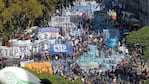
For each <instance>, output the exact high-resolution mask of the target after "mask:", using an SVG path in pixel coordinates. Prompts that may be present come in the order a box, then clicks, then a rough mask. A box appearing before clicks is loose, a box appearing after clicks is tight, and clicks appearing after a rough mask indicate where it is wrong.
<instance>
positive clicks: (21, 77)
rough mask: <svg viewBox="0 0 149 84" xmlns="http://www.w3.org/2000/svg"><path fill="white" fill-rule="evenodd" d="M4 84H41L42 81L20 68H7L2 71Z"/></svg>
mask: <svg viewBox="0 0 149 84" xmlns="http://www.w3.org/2000/svg"><path fill="white" fill-rule="evenodd" d="M0 81H1V82H2V84H40V79H39V78H37V77H36V76H35V75H33V74H32V73H30V72H28V71H26V70H24V69H22V68H19V67H6V68H4V69H2V70H1V71H0Z"/></svg>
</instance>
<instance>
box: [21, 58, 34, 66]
mask: <svg viewBox="0 0 149 84" xmlns="http://www.w3.org/2000/svg"><path fill="white" fill-rule="evenodd" d="M33 62H34V60H28V61H21V62H20V65H21V67H25V65H26V64H30V63H33Z"/></svg>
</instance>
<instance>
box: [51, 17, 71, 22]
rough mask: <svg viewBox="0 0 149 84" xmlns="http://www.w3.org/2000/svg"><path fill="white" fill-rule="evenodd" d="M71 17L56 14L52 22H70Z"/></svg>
mask: <svg viewBox="0 0 149 84" xmlns="http://www.w3.org/2000/svg"><path fill="white" fill-rule="evenodd" d="M69 22H70V17H69V16H67V17H66V16H54V17H51V23H69Z"/></svg>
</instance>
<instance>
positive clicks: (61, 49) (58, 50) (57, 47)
mask: <svg viewBox="0 0 149 84" xmlns="http://www.w3.org/2000/svg"><path fill="white" fill-rule="evenodd" d="M50 54H73V48H72V46H71V45H70V44H50Z"/></svg>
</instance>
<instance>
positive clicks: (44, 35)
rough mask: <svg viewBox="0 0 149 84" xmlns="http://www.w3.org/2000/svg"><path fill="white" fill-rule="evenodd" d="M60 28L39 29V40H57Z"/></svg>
mask: <svg viewBox="0 0 149 84" xmlns="http://www.w3.org/2000/svg"><path fill="white" fill-rule="evenodd" d="M59 31H60V30H59V28H52V27H51V28H50V27H47V28H39V29H38V30H37V31H36V33H37V34H38V35H37V37H38V39H39V40H43V39H55V38H57V36H58V35H59Z"/></svg>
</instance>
